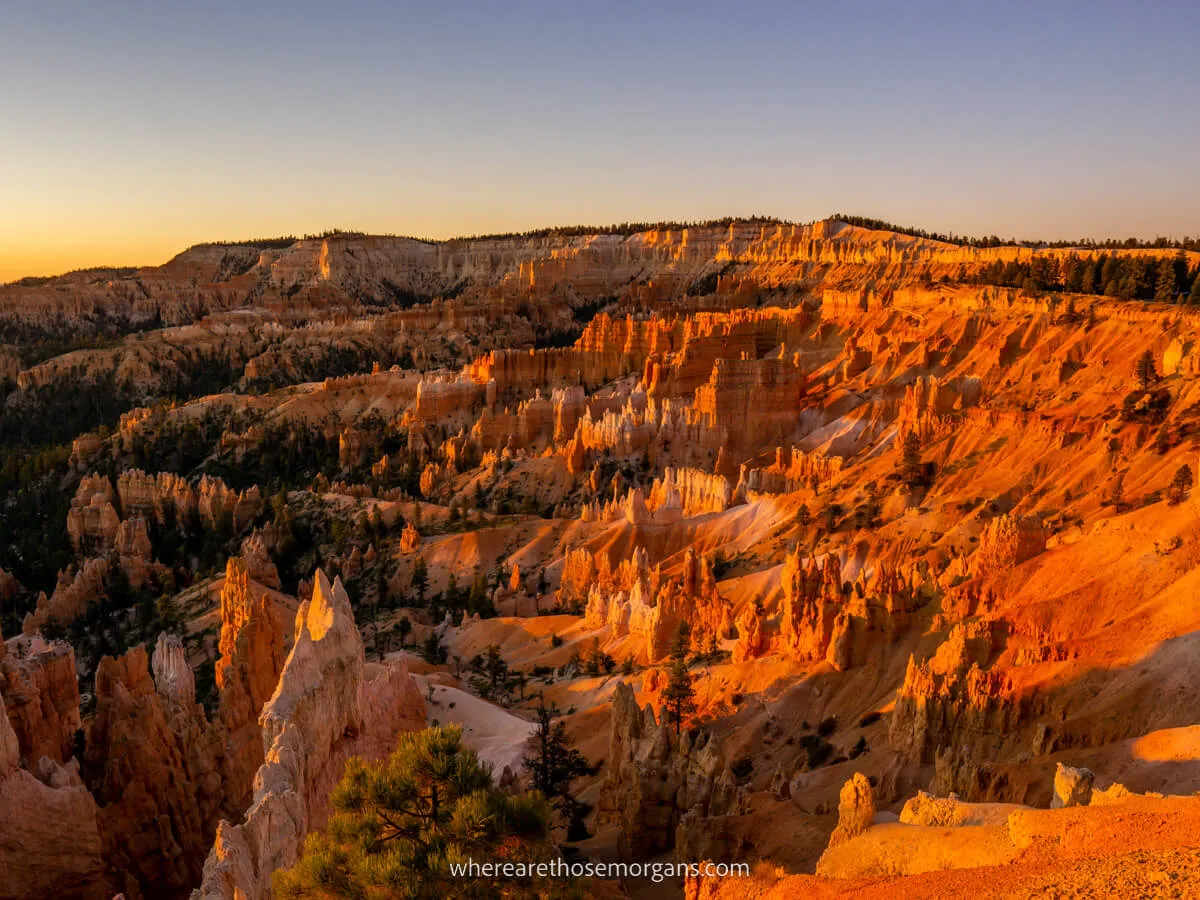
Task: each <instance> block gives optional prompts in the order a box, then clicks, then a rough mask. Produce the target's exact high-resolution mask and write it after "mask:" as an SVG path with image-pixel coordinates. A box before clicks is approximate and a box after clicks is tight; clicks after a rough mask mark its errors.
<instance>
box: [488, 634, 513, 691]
mask: <svg viewBox="0 0 1200 900" xmlns="http://www.w3.org/2000/svg"><path fill="white" fill-rule="evenodd" d="M486 652H487V657H486V659H485V661H484V664H483V668H484V671H485V672H487V677H488V683H489V684H490V685H491V687H492V690H495V689H496V688H497V687H499V686H500V683H501V682H503V681H504V679H505V678H507V677H508V663H506V662H505V661H504V657H503V656H501V655H500V647H499V645H497V644H489V645H488V648H487V651H486Z"/></svg>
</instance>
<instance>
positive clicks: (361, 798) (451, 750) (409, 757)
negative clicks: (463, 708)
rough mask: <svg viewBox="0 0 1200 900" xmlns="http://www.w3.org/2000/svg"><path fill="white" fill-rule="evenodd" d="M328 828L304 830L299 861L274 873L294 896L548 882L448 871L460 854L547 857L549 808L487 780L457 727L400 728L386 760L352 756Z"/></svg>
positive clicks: (539, 888) (492, 891)
mask: <svg viewBox="0 0 1200 900" xmlns="http://www.w3.org/2000/svg"><path fill="white" fill-rule="evenodd" d="M330 805H331V806H332V808H333V816H332V818H331V820H330V822H329V826H328V828H326V829H325V830H323V831H316V832H313V833H311V834H310V835H309V836H308V839H307V840H306V841H305V844H304V852H303V855H302V856H301V858H300V861H299V862H298V863H297V864H296V865H295V866H294V867H292V868H291V869H287V870H279V871H277V872H276V873H275V875H274V876H273V885H272V888H273V895H274V896H275V897H279V898H281V900H295V898H311V897H320V898H335V897H336V898H341V897H345V898H352V897H439V896H441V897H472V898H474V897H480V898H482V897H495V896H506V897H530V898H532V897H539V896H545V891H546V890H547V889H548V888H549V887H551V886H550V885H548V884H545V883H541V884H539V883H537V882H536V881H532V880H531V881H524V882H522V881H521V880H517V881H514V880H513V879H510V878H505V879H501V878H499V877H494V878H489V877H486V876H480V877H475V876H473V877H472V878H470V879H461V878H458V879H456V878H454V877H453V876H452V875H451V871H450V866H449V863H450V862H457V861H461V860H465V859H468V858H474V859H479V860H483V859H487V860H489V861H491V860H505V859H507V860H509V861H517V860H520V861H527V860H548V859H550V858H551V857H552V856H553V854H554V850H553V847H552V846H551V845H550V841H549V833H550V824H549V823H550V808H549V804H548V803H547V802H546V800H545V799H544V798H543V797H541V796H540V795H538V794H537V793H532V792H531V793H527V794H512V793H508V792H506V791H503V790H500V789H499V788H497V787H495V786H494V785H493V784H492V773H491V769H490V767H489V766H488V765H486V764H485V763H483V762H481V761H480V760H479V758H478V756H477V755H476V753H475V751H474V750H469V749H467V748H466V747H465V746H463V743H462V731H461V729H459V728H457V727H450V728H427V729H425V730H424V731H417V732H410V733H408V734H402V735H401V736H400V740H399V742H398V744H397V747H396V750H395V752H393V753H392V755H391V756H389V757H388V758H387V759H386V760H384V761H381V762H376V763H368V762H366V761H364V760H363V759H361V758H359V757H352V758H351V759H350V761H349V762H347V763H346V771H345V774H344V775H343V776H342V780H341V782H340V783H339V784H338V786H337V788H335V789H334V792H333V794H332V795H331V796H330Z"/></svg>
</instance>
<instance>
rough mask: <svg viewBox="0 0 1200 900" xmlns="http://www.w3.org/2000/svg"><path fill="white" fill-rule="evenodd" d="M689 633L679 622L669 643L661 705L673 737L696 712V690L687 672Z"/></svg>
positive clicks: (685, 626) (689, 644) (685, 623)
mask: <svg viewBox="0 0 1200 900" xmlns="http://www.w3.org/2000/svg"><path fill="white" fill-rule="evenodd" d="M690 646H691V633H690V631H689V629H688V624H687V622H680V623H679V628H678V630H677V631H676V632H675V638H674V639H673V640H672V641H671V664H670V666H669V667H668V669H667V672H668V679H667V687H666V689H665V690H664V691H663V703H664V704H665V705H666V708H667V721H668V722H670V723H671V724H672V725H673V726H674V727H675V736H676V737H679V733H680V731H681V730H682V728H683V723H684V720H685V719H687V718H688V717H689V716H691V715H693V714H694V713H695V712H696V689H695V687H694V686H693V685H692V675H691V673H690V672H689V671H688V663H687V656H688V649H689V648H690Z"/></svg>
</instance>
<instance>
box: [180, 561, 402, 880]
mask: <svg viewBox="0 0 1200 900" xmlns="http://www.w3.org/2000/svg"><path fill="white" fill-rule="evenodd" d="M363 667H364V663H363V646H362V640H361V638H360V637H359V634H358V629H357V628H356V627H355V624H354V616H353V612H352V611H351V609H350V600H349V598H348V597H347V596H346V592H345V590H344V589H343V588H342V584H341V581H340V579H339V580H336V581H335V582H334V584H333V585H332V586H331V585H330V584H329V580H328V579H327V578H326V577H325V574H324V573H323V572H321V571H319V570H318V572H317V575H316V581H315V583H314V585H313V595H312V599H311V600H308V601H305V602H304V603H303V604H301V607H300V609H299V611H298V612H297V614H296V636H295V640H294V643H293V645H292V650H291V652H290V654H289V655H288V658H287V662H286V663H285V665H284V668H283V672H282V674H281V675H280V678H279V684H278V686H277V687H276V689H275V692H274V694H273V695H272V696H271V700H270V702H269V703H268V704H267V706H266V707H265V708H264V709H263V712H262V716H261V717H260V721H261V723H262V728H263V747H264V748H265V762H264V763H263V766H262V768H261V769H260V770H259V772H258V774H257V775H256V777H255V796H254V799H253V802H252V803H251V805H250V807H249V810H248V812H247V814H246V817H245V819H244V820H243V821H242V822H241V824H238V825H233V824H231V823H230V822H228V821H223V822H222V823H221V825H220V828H219V829H218V831H217V838H216V843H215V844H214V846H213V848H212V851H211V853H210V854H209V857H208V861H207V862H206V863H205V865H204V878H203V883H202V885H201V886H200V888H199V889H198V890H196V891H195V892H194V893H193V894H192V896H193V898H194V900H210V898H228V900H233V898H235V897H236V898H242V897H244V898H247V900H263V898H266V897H268V896H269V893H270V884H271V873H272V872H274V871H275V870H276V869H279V868H283V867H287V866H290V865H293V864H294V863H295V861H296V859H297V858H298V857H299V854H300V849H301V846H302V844H303V841H304V836H305V835H306V834H307V833H308V831H309V830H311V829H312V828H314V827H319V825H320V824H321V821H322V819H321V818H320V816H319V815H318V813H319V812H321V811H323V810H324V808H325V803H326V799H325V798H326V797H327V795H328V793H329V791H330V789H331V788H332V787H333V785H334V784H335V783H336V781H337V778H338V777H339V774H340V772H341V769H342V767H343V766H344V765H345V761H346V759H348V758H349V756H351V755H353V754H355V753H359V752H363V751H364V750H367V751H368V752H369V751H373V752H374V754H375V755H376V756H378V755H381V754H383V753H386V752H388V751H389V750H390V749H391V748H390V746H389V742H390V740H391V738H393V737H394V735H395V734H396V733H398V732H399V731H400V730H402V729H404V728H412V727H419V726H421V725H423V724H424V705H423V703H422V702H421V698H420V695H419V693H418V692H417V690H416V688H415V686H414V685H413V683H412V680H411V678H410V676H409V675H408V673H407V672H406V671H404V670H403V668H396V669H392V668H388V669H385V671H384V672H383V673H382V674H380V675H378V676H376V678H374V679H373V680H371V681H364V668H363ZM367 710H369V711H370V714H369V715H366V713H367Z"/></svg>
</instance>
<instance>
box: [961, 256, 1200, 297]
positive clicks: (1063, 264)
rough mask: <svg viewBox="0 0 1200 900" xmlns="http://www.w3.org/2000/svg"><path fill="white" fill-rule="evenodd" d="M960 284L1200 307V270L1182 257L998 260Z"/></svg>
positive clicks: (966, 275) (965, 275)
mask: <svg viewBox="0 0 1200 900" xmlns="http://www.w3.org/2000/svg"><path fill="white" fill-rule="evenodd" d="M959 280H960V281H963V282H966V283H968V284H990V285H996V286H999V287H1012V288H1021V289H1023V290H1026V291H1030V292H1042V291H1050V292H1065V293H1070V294H1103V295H1104V296H1106V297H1113V298H1116V299H1119V300H1153V301H1156V302H1158V303H1175V302H1179V301H1183V302H1186V303H1188V304H1190V305H1194V304H1197V303H1200V267H1198V268H1197V269H1196V270H1195V271H1189V269H1188V264H1187V259H1186V257H1185V256H1184V255H1183V253H1178V254H1176V255H1175V256H1173V257H1158V258H1153V257H1138V256H1117V255H1115V254H1108V253H1102V254H1100V255H1099V256H1096V257H1094V258H1091V259H1083V258H1080V257H1078V256H1076V255H1075V254H1071V255H1070V256H1067V257H1065V258H1063V259H1061V260H1060V259H1058V258H1056V257H1048V256H1047V257H1043V256H1037V257H1034V258H1033V259H1032V260H1029V261H1027V262H1017V261H1015V260H1014V261H1009V262H1002V261H999V260H997V261H996V262H993V263H991V264H989V265H987V266H984V267H983V268H982V269H979V270H977V271H976V272H975V273H973V274H968V273H967V272H966V271H965V268H964V269H962V270H960V278H959Z"/></svg>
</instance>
